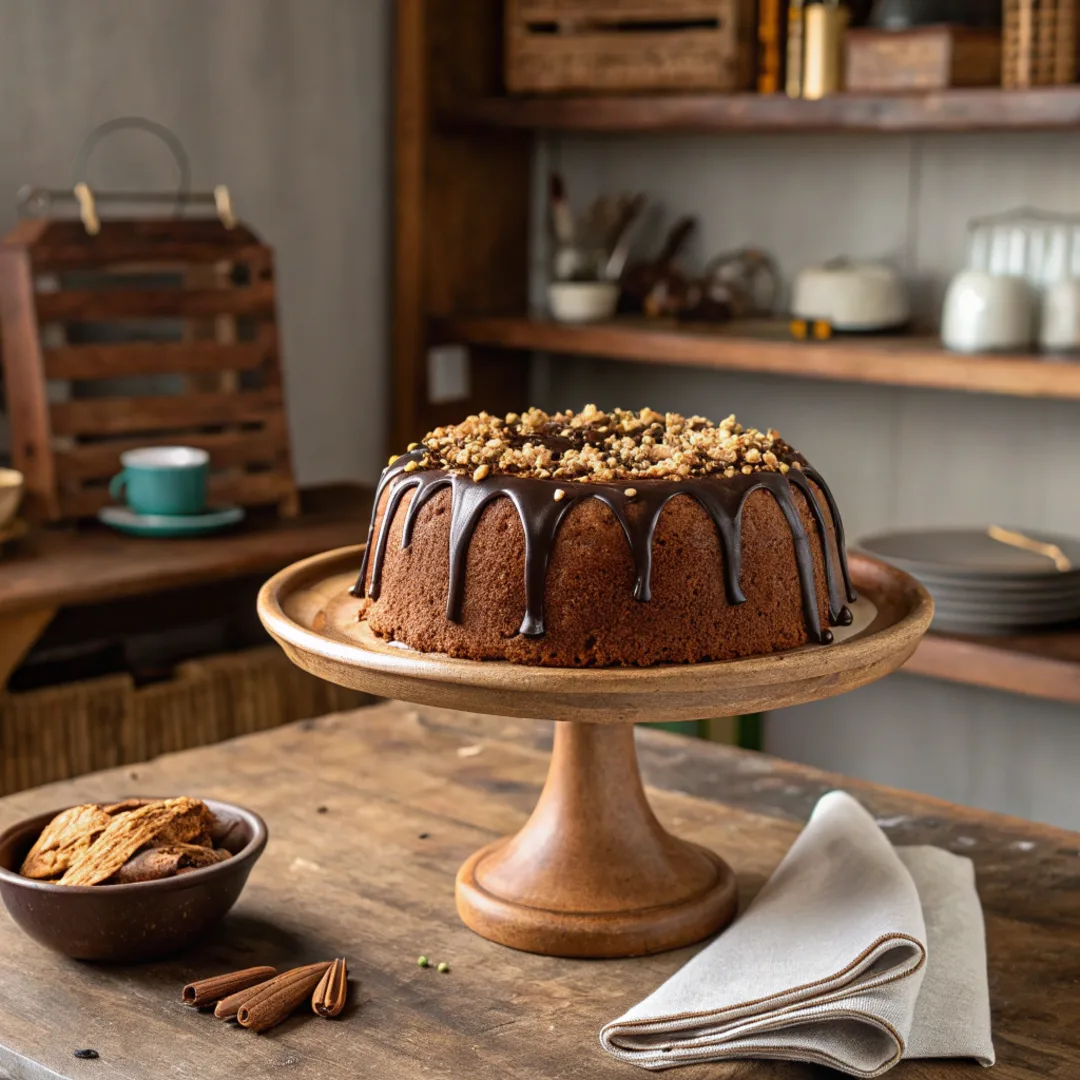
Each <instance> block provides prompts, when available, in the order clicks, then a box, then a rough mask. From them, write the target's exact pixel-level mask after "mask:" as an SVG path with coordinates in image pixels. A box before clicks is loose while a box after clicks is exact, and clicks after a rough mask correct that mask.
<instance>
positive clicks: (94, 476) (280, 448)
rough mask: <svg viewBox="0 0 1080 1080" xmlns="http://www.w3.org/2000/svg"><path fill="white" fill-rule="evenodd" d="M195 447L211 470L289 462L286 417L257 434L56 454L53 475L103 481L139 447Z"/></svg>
mask: <svg viewBox="0 0 1080 1080" xmlns="http://www.w3.org/2000/svg"><path fill="white" fill-rule="evenodd" d="M177 442H180V443H182V444H183V445H184V446H195V447H198V448H200V449H202V450H206V451H207V452H208V453H209V454H210V462H211V467H212V468H215V469H226V468H231V467H233V466H236V465H266V464H271V463H275V462H282V461H286V462H287V459H288V453H289V440H288V429H287V425H286V423H285V416H284V414H282V413H272V414H270V415H269V416H267V417H266V419H265V421H264V423H263V426H262V427H261V428H260V429H259V430H257V431H247V432H245V431H225V432H219V433H215V434H211V435H202V434H197V435H180V436H176V435H141V436H139V437H138V438H135V439H119V440H109V441H108V442H102V443H90V444H88V445H82V446H76V447H73V448H72V449H70V450H58V451H57V452H56V475H57V477H58V478H59V479H60V481H61V482H62V483H63V482H65V481H72V480H103V479H107V478H108V477H110V476H112V475H113V474H114V473H116V472H118V471H119V469H120V455H121V454H122V453H123V452H124V451H125V450H135V449H137V448H138V447H140V446H173V445H175V444H176V443H177Z"/></svg>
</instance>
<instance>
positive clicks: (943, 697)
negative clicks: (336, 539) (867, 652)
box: [534, 134, 1080, 828]
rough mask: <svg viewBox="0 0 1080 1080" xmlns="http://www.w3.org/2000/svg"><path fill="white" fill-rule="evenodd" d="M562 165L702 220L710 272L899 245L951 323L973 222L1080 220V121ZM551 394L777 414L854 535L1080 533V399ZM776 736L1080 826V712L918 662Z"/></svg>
mask: <svg viewBox="0 0 1080 1080" xmlns="http://www.w3.org/2000/svg"><path fill="white" fill-rule="evenodd" d="M549 164H551V165H557V166H558V167H559V168H561V169H562V170H563V172H564V174H565V175H566V177H567V180H568V183H569V188H570V193H571V198H572V200H573V201H574V202H575V204H577V205H584V204H585V203H586V202H587V201H588V200H589V199H591V198H592V197H593V196H594V195H596V194H597V193H599V192H602V191H611V190H638V189H640V190H644V191H646V192H647V193H649V194H650V195H651V196H653V197H654V198H656V199H657V200H659V201H660V203H661V204H662V205H663V208H664V213H663V215H662V222H661V226H663V225H666V224H667V223H669V222H670V221H671V219H672V217H673V216H674V215H676V214H679V213H684V212H694V213H697V214H698V215H700V218H701V230H700V233H699V236H698V238H697V241H696V243H695V246H694V248H693V250H692V251H691V252H690V263H691V265H694V266H698V267H700V266H701V265H702V264H703V262H704V261H705V259H706V258H707V257H708V256H711V255H713V254H716V253H718V252H720V251H725V250H729V249H731V248H735V247H739V246H741V245H744V244H753V245H758V246H763V247H765V248H767V249H769V250H770V251H772V252H773V253H774V254H775V255H776V257H777V258H778V259H779V261H780V264H781V267H782V268H783V270H784V272H785V275H787V276H788V277H789V278H790V275H791V274H792V273H793V272H794V271H795V270H797V269H798V268H799V267H800V266H802V265H804V264H806V263H810V262H814V261H818V260H823V259H827V258H830V257H832V256H835V255H839V254H846V255H853V256H866V257H879V256H890V257H893V258H896V259H898V260H899V262H900V264H901V265H902V266H903V267H904V269H905V271H906V272H907V274H908V276H909V277H910V279H911V280H912V281H913V282H914V285H915V295H916V300H917V303H918V306H919V308H920V310H921V312H922V313H923V314H924V315H926V316H929V317H933V318H935V319H936V317H937V314H938V309H939V307H940V302H941V295H942V292H943V289H944V286H945V284H946V283H947V281H948V279H949V277H950V275H951V274H952V273H953V272H955V270H957V269H958V268H959V267H960V266H961V265H962V261H963V258H964V251H965V236H966V232H965V226H966V222H967V221H968V219H969V218H971V217H974V216H978V215H982V214H986V213H993V212H997V211H1002V210H1007V209H1010V208H1013V207H1015V206H1019V205H1024V204H1034V205H1037V206H1040V207H1044V208H1046V209H1052V210H1065V211H1072V212H1076V213H1080V185H1078V184H1077V182H1076V177H1077V175H1078V174H1080V173H1078V167H1080V136H1077V135H1072V134H1068V135H1049V134H1024V135H1009V136H1000V135H960V136H932V137H917V138H912V137H905V136H845V137H840V136H837V137H830V136H787V137H772V136H756V137H754V136H747V137H730V138H729V137H723V138H721V137H708V136H678V137H674V136H669V137H618V138H612V137H581V136H576V137H572V138H552V139H549V140H548V141H547V143H546V144H545V145H544V146H543V147H542V148H541V152H540V154H539V155H538V160H537V172H538V173H541V172H543V171H544V170H545V169H546V168H547V166H548V165H549ZM539 216H540V214H539V213H538V217H539ZM659 231H660V229H656V230H654V236H655V235H656V234H657V233H658V232H659ZM654 242H655V240H654ZM542 252H543V244H542V243H539V244H538V245H537V253H536V254H535V256H534V267H535V269H537V270H540V269H542V261H543V260H542ZM534 284H535V285H536V287H535V288H534V295H535V296H536V298H537V299H539V295H540V287H539V283H534ZM897 362H898V363H900V362H901V361H897ZM535 391H536V394H537V396H538V397H540V398H541V399H542V400H544V401H545V402H547V403H548V404H556V405H559V406H565V405H568V404H571V403H575V404H578V405H580V404H582V403H584V402H589V401H596V402H597V403H598V404H600V405H602V406H611V405H615V404H621V405H630V406H634V407H637V406H639V405H641V404H643V403H648V404H649V405H651V406H653V407H654V408H658V409H675V410H679V411H684V412H698V413H704V414H705V415H712V416H725V415H727V414H728V413H729V412H736V413H737V414H738V415H739V417H740V418H741V419H743V420H744V422H748V423H751V424H754V425H756V426H760V427H766V426H774V427H777V428H779V429H780V431H781V432H782V433H783V434H784V435H785V437H787V438H788V439H790V440H791V441H792V442H793V443H794V444H795V445H796V446H798V447H800V448H801V449H802V450H804V451H805V452H806V453H807V455H808V456H809V457H810V458H811V460H813V461H814V463H815V464H816V465H817V466H818V467H819V468H820V469H821V470H822V472H823V473H824V474H825V476H826V477H827V478H828V480H829V482H830V484H831V485H832V487H833V490H834V491H836V493H837V496H838V499H839V500H840V505H841V508H842V509H843V511H844V516H845V519H846V521H847V523H848V526H849V531H850V532H851V534H852V535H854V536H859V535H860V534H866V533H869V532H871V531H873V530H877V529H882V528H887V527H891V526H897V525H910V526H916V525H930V524H946V523H953V524H985V523H987V522H988V521H990V520H993V521H1001V522H1011V523H1015V524H1017V525H1019V526H1021V527H1024V526H1026V527H1028V528H1046V529H1051V530H1060V531H1064V532H1072V533H1076V534H1080V483H1078V482H1077V480H1076V475H1077V472H1076V470H1077V464H1078V463H1080V404H1070V403H1053V402H1040V401H1021V400H1015V399H1010V398H1003V397H991V396H985V395H967V394H957V393H944V392H941V393H939V392H930V391H913V390H900V389H890V388H886V387H868V386H858V385H854V384H852V385H844V384H834V383H821V382H811V381H800V380H797V379H779V378H775V377H765V376H762V377H754V376H750V375H739V374H733V373H722V372H702V371H691V370H682V369H671V368H666V367H665V368H647V367H641V366H637V365H629V364H618V363H612V362H600V361H588V360H582V359H568V358H564V359H551V360H547V361H545V362H544V363H543V364H542V365H541V366H540V368H539V371H538V373H537V376H536V379H535ZM766 731H767V746H768V749H770V750H771V751H773V752H775V753H778V754H780V755H782V756H784V757H790V758H793V759H795V760H802V761H806V762H810V763H813V764H817V765H821V766H824V767H827V768H835V769H840V770H842V771H846V772H849V773H853V774H855V775H859V776H864V777H867V778H870V779H873V780H877V781H880V782H883V783H889V784H896V785H898V786H902V787H910V788H917V789H920V790H923V791H927V792H931V793H933V794H937V795H940V796H942V797H945V798H950V799H954V800H958V801H961V802H967V803H973V804H977V805H981V806H986V807H989V808H993V809H998V810H1002V811H1006V812H1011V813H1017V814H1021V815H1024V816H1031V817H1035V818H1040V819H1043V820H1047V821H1054V822H1059V823H1061V824H1066V825H1069V826H1072V827H1074V828H1075V827H1080V798H1078V797H1077V796H1076V795H1075V794H1074V792H1075V790H1076V788H1075V783H1074V781H1073V774H1074V773H1075V771H1076V768H1077V766H1078V765H1080V715H1077V710H1075V709H1069V708H1066V707H1064V706H1057V705H1055V704H1053V703H1043V702H1036V701H1032V700H1030V699H1026V698H1021V697H1016V696H1012V695H1005V694H997V693H992V692H988V691H983V690H978V689H973V688H968V687H958V686H954V685H951V684H946V683H941V682H935V681H930V680H924V679H917V678H914V677H912V676H906V675H897V676H894V677H892V678H890V679H888V680H886V682H885V683H884V684H882V685H880V686H877V687H872V688H869V689H866V690H863V691H860V692H857V693H854V694H850V695H848V696H846V697H842V698H838V699H835V700H833V701H829V702H823V703H820V704H816V705H808V706H803V707H800V708H795V709H789V710H785V711H783V712H781V713H776V714H774V715H772V716H770V717H769V720H768V723H767V727H766Z"/></svg>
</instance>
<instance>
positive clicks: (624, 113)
mask: <svg viewBox="0 0 1080 1080" xmlns="http://www.w3.org/2000/svg"><path fill="white" fill-rule="evenodd" d="M439 116H440V120H441V122H442V123H444V124H446V125H449V126H457V127H471V128H495V129H502V130H508V129H517V130H552V131H612V132H617V131H702V132H721V131H731V132H762V133H764V132H773V133H783V132H789V133H800V132H810V131H862V132H867V131H870V132H873V131H877V132H913V131H1035V130H1052V129H1067V128H1077V127H1080V86H1064V87H1052V88H1040V89H1033V90H1001V89H998V88H996V87H995V88H987V89H975V90H941V91H934V92H930V93H919V94H837V95H835V96H833V97H828V98H824V99H823V100H821V101H803V100H799V99H791V98H788V97H785V96H784V95H783V94H668V95H625V96H618V97H614V96H598V97H587V96H577V97H477V98H472V99H463V100H460V101H458V102H456V103H455V104H454V105H453V106H452V107H449V108H446V109H444V110H442V111H441V112H440V114H439Z"/></svg>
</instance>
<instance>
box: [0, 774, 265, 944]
mask: <svg viewBox="0 0 1080 1080" xmlns="http://www.w3.org/2000/svg"><path fill="white" fill-rule="evenodd" d="M266 838H267V831H266V825H265V824H264V823H263V820H262V818H260V817H259V816H258V814H254V813H252V812H251V811H250V810H245V809H243V808H242V807H239V806H233V805H231V804H229V803H223V802H217V801H215V800H212V799H206V800H200V799H193V798H190V797H187V796H181V797H179V798H173V799H127V800H124V801H122V802H116V803H100V804H99V803H92V804H84V805H80V806H75V807H69V808H67V809H65V810H63V811H60V812H50V813H47V814H39V815H37V816H36V817H33V818H29V819H27V820H26V821H22V822H19V823H18V824H16V825H13V826H11V827H10V828H9V829H7V830H5V831H4V832H3V833H0V898H2V899H3V901H4V904H5V906H6V907H7V909H8V912H9V913H10V914H11V917H12V918H13V919H14V920H15V922H16V923H17V924H18V925H19V926H20V927H21V928H22V929H23V930H24V931H25V932H26V933H27V934H29V935H30V936H31V937H33V938H34V939H35V940H37V941H39V942H41V943H42V944H43V945H46V946H48V947H49V948H52V949H55V950H56V951H58V952H61V953H64V954H66V955H67V956H71V957H74V958H75V959H79V960H113V961H121V962H134V961H141V960H154V959H158V958H160V957H162V956H166V955H169V954H171V953H176V952H179V951H180V950H182V949H183V948H185V947H187V946H188V945H191V944H192V943H193V942H195V941H196V940H198V939H199V938H200V937H202V936H203V935H204V934H205V933H206V932H207V931H208V930H210V929H211V928H212V927H213V926H214V925H215V924H216V923H217V922H219V921H220V920H221V919H222V918H223V917H224V915H225V914H226V913H227V912H228V911H229V909H230V908H231V907H232V906H233V904H234V903H235V902H236V900H237V898H238V897H239V895H240V892H241V891H242V889H243V887H244V884H245V883H246V881H247V878H248V874H249V873H250V872H251V868H252V867H253V866H254V864H255V861H256V860H257V859H258V858H259V856H260V855H261V854H262V851H263V848H264V847H265V846H266Z"/></svg>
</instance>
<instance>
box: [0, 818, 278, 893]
mask: <svg viewBox="0 0 1080 1080" xmlns="http://www.w3.org/2000/svg"><path fill="white" fill-rule="evenodd" d="M159 797H160V798H166V797H167V796H159ZM203 802H204V803H206V805H207V806H209V807H210V809H211V810H214V811H215V812H216V810H217V808H218V807H220V808H221V809H222V810H224V811H227V812H229V813H231V814H234V815H236V816H237V817H239V818H241V819H242V820H244V821H246V822H247V824H248V825H249V826H250V827H251V839H250V840H249V841H248V842H247V843H246V844H245V845H244V846H243V847H242V848H241V849H240V850H239V851H238V852H237V853H236V854H235V855H233V856H232V857H231V858H229V859H226V860H225V861H224V862H219V863H214V865H213V866H200V867H199V868H198V869H197V870H189V871H187V873H184V874H177V875H175V876H173V877H167V878H159V879H158V880H157V881H131V882H128V883H127V884H124V885H57V884H56V883H54V882H51V881H38V880H37V879H36V878H28V877H23V876H22V874H20V873H18V872H17V871H14V870H8V869H6V868H5V867H3V866H0V882H2V883H8V884H11V885H14V886H16V887H17V888H22V889H30V890H33V891H35V892H45V893H54V894H57V895H71V896H78V895H80V894H83V895H85V894H87V893H91V894H93V895H95V896H97V895H100V896H115V895H117V894H119V893H125V892H130V891H131V890H132V889H141V890H144V891H145V890H148V889H156V890H157V891H158V892H169V891H171V890H176V889H188V888H192V887H193V886H195V885H198V884H199V883H200V882H203V881H206V880H207V879H208V878H209V877H211V876H212V875H214V874H221V873H227V872H228V871H229V870H235V869H236V867H237V866H239V865H240V864H242V863H249V862H254V861H255V860H256V859H257V858H258V857H259V856H260V855H261V854H262V852H263V848H265V847H266V840H267V837H268V835H269V833H268V830H267V828H266V822H265V821H263V819H262V818H261V817H260V816H259V815H258V814H256V813H255V811H254V810H248V809H246V808H245V807H243V806H237V805H236V804H235V803H227V802H222V801H221V800H220V799H203ZM79 805H80V804H79V803H71V804H70V805H69V806H62V807H61V808H60V809H59V810H54V811H52V812H51V813H47V812H43V813H40V814H31V815H30V816H29V817H25V818H23V819H22V820H21V821H17V822H15V824H14V825H9V826H8V827H7V828H6V829H4V831H3V832H0V846H2V845H3V844H4V843H5V842H6V841H7V840H8V839H9V838H10V837H11V835H12V834H13V833H17V832H19V831H20V830H22V829H25V828H26V827H27V826H28V825H29V824H30V823H31V822H34V821H37V820H39V819H42V820H43V824H48V822H50V821H51V820H52V819H53V818H54V817H55V816H56V815H57V814H62V813H63V812H64V811H65V810H70V809H71V807H72V806H79Z"/></svg>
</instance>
